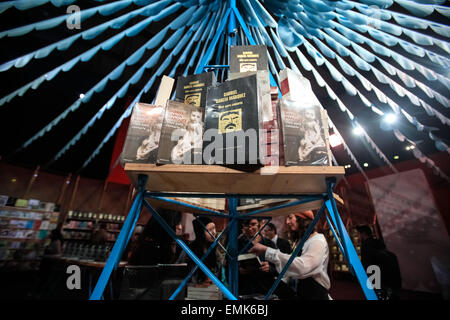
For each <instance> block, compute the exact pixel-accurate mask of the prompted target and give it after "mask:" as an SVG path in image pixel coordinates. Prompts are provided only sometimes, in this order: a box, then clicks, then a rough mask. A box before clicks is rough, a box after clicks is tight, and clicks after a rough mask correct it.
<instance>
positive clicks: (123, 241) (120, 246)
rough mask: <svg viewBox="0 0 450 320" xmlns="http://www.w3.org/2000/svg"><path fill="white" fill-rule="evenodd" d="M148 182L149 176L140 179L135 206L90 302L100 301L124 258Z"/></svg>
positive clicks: (121, 231)
mask: <svg viewBox="0 0 450 320" xmlns="http://www.w3.org/2000/svg"><path fill="white" fill-rule="evenodd" d="M146 182H147V176H140V177H139V193H138V194H137V196H136V199H135V200H134V203H133V206H132V208H131V210H130V213H129V214H128V216H127V218H126V220H125V223H124V225H123V227H122V230H120V233H119V236H118V237H117V240H116V242H115V243H114V247H113V249H112V251H111V254H110V255H109V258H108V260H107V261H106V264H105V267H104V268H103V270H102V273H101V275H100V278H99V279H98V281H97V284H96V285H95V288H94V292H93V293H92V295H91V296H90V298H89V300H99V299H100V298H101V296H102V294H103V292H104V291H105V287H106V285H107V284H108V280H109V278H110V276H111V272H112V271H113V269H116V268H117V266H118V264H119V262H120V258H121V257H122V254H123V251H124V249H125V247H126V246H127V243H128V240H129V239H130V235H131V233H132V232H133V230H134V226H135V225H136V221H137V218H138V216H139V214H140V212H141V208H142V201H143V199H144V193H145V185H146Z"/></svg>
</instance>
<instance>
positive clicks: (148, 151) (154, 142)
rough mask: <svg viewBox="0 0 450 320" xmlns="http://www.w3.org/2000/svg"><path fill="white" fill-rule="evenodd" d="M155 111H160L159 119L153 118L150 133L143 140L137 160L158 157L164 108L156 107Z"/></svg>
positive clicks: (137, 153)
mask: <svg viewBox="0 0 450 320" xmlns="http://www.w3.org/2000/svg"><path fill="white" fill-rule="evenodd" d="M154 110H156V111H155V113H159V115H158V116H157V117H158V118H157V119H152V121H151V122H150V128H149V135H148V137H147V138H145V139H144V140H142V142H141V145H140V146H139V148H138V149H137V151H136V160H140V161H142V160H151V161H153V160H154V159H156V156H157V155H158V144H159V138H160V136H161V128H160V123H161V122H162V120H163V116H164V111H163V109H162V108H156V109H154Z"/></svg>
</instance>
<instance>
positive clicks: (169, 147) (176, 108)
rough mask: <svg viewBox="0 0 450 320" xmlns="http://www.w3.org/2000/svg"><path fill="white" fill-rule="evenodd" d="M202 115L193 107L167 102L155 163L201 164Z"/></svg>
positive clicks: (201, 111)
mask: <svg viewBox="0 0 450 320" xmlns="http://www.w3.org/2000/svg"><path fill="white" fill-rule="evenodd" d="M203 115H204V112H203V109H202V108H198V107H196V106H194V105H189V104H185V103H182V102H177V101H168V102H167V107H166V111H165V114H164V120H163V125H162V128H161V140H160V147H159V150H158V160H157V163H161V164H168V163H175V164H181V163H183V164H201V163H202V143H203Z"/></svg>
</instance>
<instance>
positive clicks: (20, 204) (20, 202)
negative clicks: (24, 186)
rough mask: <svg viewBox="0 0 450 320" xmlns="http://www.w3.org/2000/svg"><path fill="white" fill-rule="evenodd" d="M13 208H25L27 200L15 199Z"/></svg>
mask: <svg viewBox="0 0 450 320" xmlns="http://www.w3.org/2000/svg"><path fill="white" fill-rule="evenodd" d="M14 206H15V207H23V208H26V207H27V206H28V200H26V199H17V200H16V203H15V204H14Z"/></svg>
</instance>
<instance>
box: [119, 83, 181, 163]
mask: <svg viewBox="0 0 450 320" xmlns="http://www.w3.org/2000/svg"><path fill="white" fill-rule="evenodd" d="M173 83H174V79H172V78H170V77H167V76H163V78H162V80H161V85H160V86H159V89H158V93H157V95H156V99H155V104H154V105H152V104H147V103H141V102H138V103H136V105H135V106H134V108H133V113H132V114H131V119H130V123H129V125H128V131H127V137H126V140H125V144H124V147H123V150H122V154H121V156H120V162H121V164H122V165H124V164H125V163H128V162H135V163H156V160H157V155H158V146H159V139H160V134H161V126H162V121H163V117H164V110H165V106H166V101H167V100H168V99H169V97H170V93H171V91H172V87H173Z"/></svg>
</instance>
